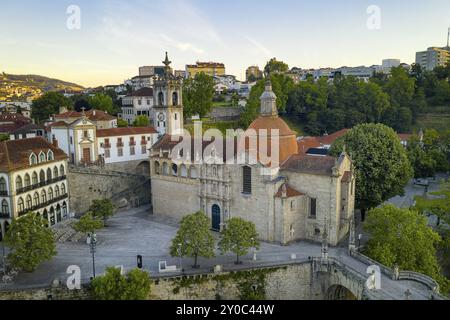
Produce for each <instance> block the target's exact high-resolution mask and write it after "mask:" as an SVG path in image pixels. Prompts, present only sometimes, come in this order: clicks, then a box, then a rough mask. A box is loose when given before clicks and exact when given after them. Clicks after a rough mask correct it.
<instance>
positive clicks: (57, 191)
mask: <svg viewBox="0 0 450 320" xmlns="http://www.w3.org/2000/svg"><path fill="white" fill-rule="evenodd" d="M59 196H60V194H59V187H58V186H55V197H57V198H58V197H59Z"/></svg>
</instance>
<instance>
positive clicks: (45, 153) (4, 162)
mask: <svg viewBox="0 0 450 320" xmlns="http://www.w3.org/2000/svg"><path fill="white" fill-rule="evenodd" d="M66 173H67V155H66V154H65V153H64V152H63V151H62V150H61V149H59V148H57V147H56V146H55V145H53V144H51V143H49V142H48V141H47V140H45V139H44V138H42V137H36V138H30V139H21V140H14V141H5V142H1V143H0V238H2V237H3V235H4V234H5V232H6V230H7V229H8V227H9V225H10V224H11V222H12V220H14V219H20V217H22V216H23V215H26V214H27V213H29V212H36V213H38V214H39V215H40V216H41V217H43V218H44V219H46V220H47V221H48V225H49V226H53V225H55V224H57V223H58V222H61V221H62V220H64V219H65V218H67V217H68V216H69V190H68V183H67V178H66Z"/></svg>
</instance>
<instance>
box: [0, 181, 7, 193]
mask: <svg viewBox="0 0 450 320" xmlns="http://www.w3.org/2000/svg"><path fill="white" fill-rule="evenodd" d="M0 194H7V190H6V181H5V179H4V178H0Z"/></svg>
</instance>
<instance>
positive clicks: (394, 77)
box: [384, 66, 415, 107]
mask: <svg viewBox="0 0 450 320" xmlns="http://www.w3.org/2000/svg"><path fill="white" fill-rule="evenodd" d="M384 91H386V92H387V93H388V94H389V96H390V99H391V104H392V105H393V106H394V107H408V106H409V105H410V104H411V102H412V100H413V97H414V93H415V79H414V78H411V77H409V75H408V72H407V71H406V70H405V69H404V68H403V67H401V66H400V67H396V68H392V69H391V77H390V78H389V80H388V82H387V83H386V85H385V86H384Z"/></svg>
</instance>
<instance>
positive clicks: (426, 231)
mask: <svg viewBox="0 0 450 320" xmlns="http://www.w3.org/2000/svg"><path fill="white" fill-rule="evenodd" d="M364 229H365V230H366V231H367V232H368V234H369V241H368V243H367V255H368V256H369V257H371V258H372V259H374V260H376V261H379V262H380V263H382V264H384V265H386V266H388V267H394V266H395V265H397V266H398V267H399V269H400V270H407V271H415V272H420V273H423V274H426V275H428V276H430V277H432V278H434V279H436V280H437V281H438V282H439V283H440V285H442V288H443V291H446V290H447V289H446V288H447V286H448V280H447V279H445V277H443V276H442V274H441V270H440V267H439V264H438V260H437V257H436V251H437V247H438V245H439V244H440V242H441V237H440V236H439V234H437V233H436V232H434V231H433V230H432V229H431V228H430V227H428V225H427V220H426V218H425V217H423V216H421V215H419V214H418V213H417V212H416V211H414V210H409V209H399V208H397V207H395V206H393V205H386V206H383V207H379V208H376V209H373V210H371V211H370V213H369V215H368V218H367V221H366V222H365V224H364Z"/></svg>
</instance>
